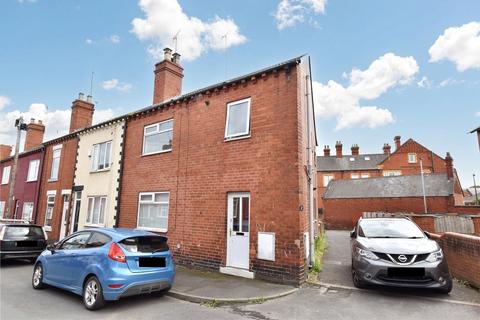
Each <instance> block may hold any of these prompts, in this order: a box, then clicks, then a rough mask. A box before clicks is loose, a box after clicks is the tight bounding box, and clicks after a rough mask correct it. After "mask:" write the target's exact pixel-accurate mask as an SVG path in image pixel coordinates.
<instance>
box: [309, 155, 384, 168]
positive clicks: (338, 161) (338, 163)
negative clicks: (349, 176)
mask: <svg viewBox="0 0 480 320" xmlns="http://www.w3.org/2000/svg"><path fill="white" fill-rule="evenodd" d="M387 157H388V155H386V154H383V153H379V154H378V153H373V154H361V155H358V156H352V155H344V156H343V157H342V158H337V157H336V156H335V155H333V156H328V157H325V156H318V157H317V171H344V170H374V169H377V164H379V163H380V162H382V161H383V160H385V159H386V158H387ZM350 158H353V159H354V161H351V160H350ZM368 158H370V160H366V159H368Z"/></svg>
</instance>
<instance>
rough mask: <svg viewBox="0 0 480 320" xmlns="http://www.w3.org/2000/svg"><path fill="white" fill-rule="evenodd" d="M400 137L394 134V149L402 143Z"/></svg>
mask: <svg viewBox="0 0 480 320" xmlns="http://www.w3.org/2000/svg"><path fill="white" fill-rule="evenodd" d="M401 139H402V138H401V137H400V136H395V138H393V141H395V150H398V149H399V148H400V146H401V145H402V142H401Z"/></svg>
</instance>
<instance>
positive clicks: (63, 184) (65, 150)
mask: <svg viewBox="0 0 480 320" xmlns="http://www.w3.org/2000/svg"><path fill="white" fill-rule="evenodd" d="M59 144H62V153H61V155H60V167H59V171H58V180H56V181H49V178H50V171H51V167H52V156H53V147H55V146H56V145H59ZM77 144H78V140H77V137H70V138H67V139H64V140H63V141H59V142H58V143H54V144H48V145H46V146H45V159H44V161H43V169H42V170H43V174H42V180H41V184H40V194H39V200H38V211H37V220H36V223H38V224H40V225H44V223H45V210H46V206H47V191H49V190H56V195H55V205H54V210H53V216H52V231H51V232H48V238H49V240H52V241H56V240H58V238H59V234H60V221H61V219H62V209H63V196H62V190H72V185H73V175H74V169H75V161H76V155H77Z"/></svg>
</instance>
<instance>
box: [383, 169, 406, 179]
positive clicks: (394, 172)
mask: <svg viewBox="0 0 480 320" xmlns="http://www.w3.org/2000/svg"><path fill="white" fill-rule="evenodd" d="M401 175H402V172H401V171H400V170H384V171H383V176H384V177H396V176H401Z"/></svg>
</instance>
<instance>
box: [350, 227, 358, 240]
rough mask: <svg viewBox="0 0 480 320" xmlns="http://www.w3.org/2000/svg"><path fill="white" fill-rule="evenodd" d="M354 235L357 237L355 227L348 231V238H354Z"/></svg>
mask: <svg viewBox="0 0 480 320" xmlns="http://www.w3.org/2000/svg"><path fill="white" fill-rule="evenodd" d="M356 237H357V232H356V230H355V228H353V230H352V231H350V238H352V239H353V238H356Z"/></svg>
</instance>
